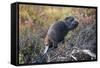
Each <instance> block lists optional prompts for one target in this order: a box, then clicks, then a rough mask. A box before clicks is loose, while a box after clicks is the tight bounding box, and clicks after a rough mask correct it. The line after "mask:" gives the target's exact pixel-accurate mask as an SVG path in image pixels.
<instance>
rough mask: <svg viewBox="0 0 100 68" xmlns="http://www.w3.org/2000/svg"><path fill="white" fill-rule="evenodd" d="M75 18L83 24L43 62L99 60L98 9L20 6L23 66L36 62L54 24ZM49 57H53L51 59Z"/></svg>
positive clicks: (20, 44)
mask: <svg viewBox="0 0 100 68" xmlns="http://www.w3.org/2000/svg"><path fill="white" fill-rule="evenodd" d="M67 16H73V17H74V18H75V19H76V20H78V22H79V25H78V27H77V28H76V29H74V30H72V31H70V32H69V33H68V34H67V36H66V37H65V40H64V41H65V42H64V44H59V45H60V46H59V47H58V48H57V49H56V50H55V51H52V52H51V53H50V54H49V55H46V56H45V57H47V58H45V59H44V58H43V60H41V61H39V62H42V61H43V62H59V61H84V60H95V59H96V47H97V44H96V9H94V8H78V7H57V6H40V5H19V64H29V63H35V62H36V61H37V60H39V59H40V58H37V57H39V56H40V54H42V53H43V50H44V38H45V36H46V33H47V31H48V29H49V27H50V25H52V24H53V23H55V22H57V21H60V20H63V19H64V18H65V17H67ZM48 56H49V57H48Z"/></svg>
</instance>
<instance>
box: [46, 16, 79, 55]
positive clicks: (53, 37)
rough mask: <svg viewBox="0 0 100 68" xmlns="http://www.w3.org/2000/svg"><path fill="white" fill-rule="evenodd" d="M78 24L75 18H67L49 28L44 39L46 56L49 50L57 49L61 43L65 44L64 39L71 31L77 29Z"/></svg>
mask: <svg viewBox="0 0 100 68" xmlns="http://www.w3.org/2000/svg"><path fill="white" fill-rule="evenodd" d="M78 24H79V22H78V21H77V20H75V18H74V17H73V16H69V17H65V19H64V20H62V21H57V22H55V23H53V24H52V25H51V26H50V27H49V29H48V32H47V34H46V36H45V39H44V45H45V50H44V54H45V53H46V52H47V51H48V49H51V48H52V49H55V48H57V47H58V44H59V43H60V42H64V38H65V36H66V35H67V33H68V32H69V31H70V30H73V29H75V28H76V27H77V26H78Z"/></svg>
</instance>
